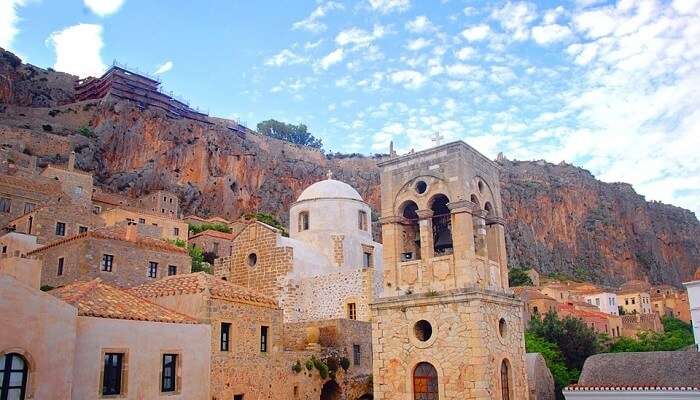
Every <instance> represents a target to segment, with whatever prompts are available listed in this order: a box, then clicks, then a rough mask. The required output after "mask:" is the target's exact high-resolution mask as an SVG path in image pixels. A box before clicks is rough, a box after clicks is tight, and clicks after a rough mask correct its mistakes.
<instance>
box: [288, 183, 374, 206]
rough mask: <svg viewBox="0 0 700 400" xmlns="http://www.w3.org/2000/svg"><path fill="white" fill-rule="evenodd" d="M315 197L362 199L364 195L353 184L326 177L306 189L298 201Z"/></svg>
mask: <svg viewBox="0 0 700 400" xmlns="http://www.w3.org/2000/svg"><path fill="white" fill-rule="evenodd" d="M314 199H352V200H359V201H363V200H362V196H360V194H359V193H358V192H357V190H355V189H354V188H353V187H352V186H350V185H348V184H347V183H345V182H341V181H337V180H335V179H326V180H322V181H319V182H316V183H314V184H313V185H311V186H309V187H307V188H306V189H304V191H303V192H301V195H299V198H298V199H297V201H304V200H314Z"/></svg>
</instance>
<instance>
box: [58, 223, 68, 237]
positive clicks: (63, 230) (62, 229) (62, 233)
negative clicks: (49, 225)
mask: <svg viewBox="0 0 700 400" xmlns="http://www.w3.org/2000/svg"><path fill="white" fill-rule="evenodd" d="M56 235H57V236H66V224H64V223H63V222H56Z"/></svg>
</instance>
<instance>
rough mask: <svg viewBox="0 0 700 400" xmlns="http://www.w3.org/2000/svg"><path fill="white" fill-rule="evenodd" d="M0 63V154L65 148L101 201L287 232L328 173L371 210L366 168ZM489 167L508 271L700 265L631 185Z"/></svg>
mask: <svg viewBox="0 0 700 400" xmlns="http://www.w3.org/2000/svg"><path fill="white" fill-rule="evenodd" d="M7 54H9V53H2V52H0V92H1V93H4V94H2V96H3V97H1V98H0V99H2V103H4V104H2V105H0V144H5V145H11V146H14V147H20V148H22V149H23V151H24V152H26V153H30V154H35V155H37V156H39V159H40V165H41V164H42V163H43V164H45V163H47V162H54V163H56V162H61V161H65V159H66V158H65V157H66V154H67V151H65V150H68V149H71V148H72V149H74V150H75V151H76V153H77V166H78V167H79V168H81V169H83V170H86V171H92V172H93V173H95V177H96V183H97V184H98V185H100V186H102V187H103V188H104V189H105V190H107V191H113V192H120V193H125V194H128V195H132V196H137V195H140V194H142V193H144V192H148V191H150V190H154V189H167V190H170V191H173V192H175V193H178V194H179V196H180V199H181V204H182V208H183V211H184V212H185V213H198V214H201V215H219V216H223V217H226V218H229V219H235V218H237V217H238V216H240V215H241V214H243V213H246V212H249V211H256V210H257V211H265V212H270V213H272V214H275V215H277V216H278V217H279V218H280V219H281V220H282V221H285V222H286V221H287V211H288V209H289V206H290V204H291V203H292V202H293V201H294V200H295V199H296V197H297V196H298V195H299V194H300V193H301V191H302V190H303V189H304V188H306V187H307V186H309V185H310V184H312V183H314V182H316V181H318V180H320V179H324V178H325V174H326V172H327V171H328V170H331V171H332V172H333V176H334V177H335V178H336V179H339V180H342V181H345V182H347V183H349V184H351V185H352V186H354V187H355V188H356V189H357V190H358V191H359V192H360V194H361V195H362V196H363V197H364V198H365V200H366V201H368V202H369V203H370V204H372V206H373V207H374V208H375V210H376V209H377V207H378V204H379V188H378V185H379V174H378V170H377V167H376V161H377V160H376V159H373V158H363V157H349V158H332V159H328V158H326V156H324V155H323V154H321V153H320V152H318V151H315V150H312V149H309V148H304V147H301V146H296V145H292V144H289V143H285V142H282V141H278V140H274V139H270V138H266V137H262V136H259V135H255V134H243V133H236V132H233V131H232V130H229V129H228V128H227V127H226V122H225V121H223V120H215V119H212V121H213V123H212V124H205V123H201V122H195V121H190V120H187V119H172V118H169V117H167V116H166V115H165V114H164V113H163V112H162V111H160V110H157V109H151V108H148V109H145V110H142V109H139V108H137V107H136V106H135V105H134V104H131V103H129V102H124V101H121V102H120V101H114V100H109V99H108V100H102V101H88V102H82V103H70V101H71V99H72V82H73V81H72V79H73V78H74V77H70V76H69V75H66V74H56V73H53V72H51V71H46V72H45V73H46V74H47V75H49V76H50V78H51V79H49V78H47V80H46V81H42V80H38V81H37V80H36V79H33V78H32V79H29V80H27V75H26V74H22V73H19V72H17V71H24V70H26V69H27V68H30V69H32V68H36V67H32V66H25V65H22V64H20V65H15V66H14V67H12V66H8V65H9V62H8V59H9V60H11V58H8V56H7ZM15 64H16V63H15ZM8 71H9V72H8ZM13 71H14V72H13ZM54 74H56V76H53V75H54ZM37 76H38V75H37ZM68 77H70V79H68ZM3 81H8V82H9V84H5V85H4V86H2V84H1V82H3ZM47 82H51V85H50V87H48V86H46V85H48V83H47ZM3 88H4V89H3ZM18 88H21V90H18ZM64 103H70V104H66V105H61V104H64ZM499 162H500V163H501V165H502V167H503V170H502V188H501V192H502V197H503V202H504V210H505V216H506V218H507V227H506V229H507V238H506V239H507V246H508V255H509V263H510V265H511V266H534V267H536V268H538V269H539V270H540V271H541V272H543V273H549V272H564V273H567V274H569V275H574V276H578V277H581V278H585V279H590V280H593V281H597V282H601V283H608V284H615V283H619V282H621V281H623V280H625V279H632V278H636V279H643V278H645V277H648V278H649V279H650V280H651V281H652V282H664V283H671V284H679V283H680V282H682V281H683V280H687V279H689V278H690V277H692V273H693V272H694V270H695V268H696V267H697V266H699V265H700V223H699V222H698V220H697V218H696V217H695V215H694V214H692V213H691V212H689V211H687V210H684V209H680V208H677V207H674V206H670V205H665V204H660V203H648V202H646V201H645V200H644V198H643V197H642V196H640V195H638V194H636V193H635V192H634V191H633V190H632V188H631V187H630V186H629V185H626V184H607V183H602V182H600V181H597V180H596V179H595V178H594V177H593V176H592V175H591V174H590V173H588V172H587V171H585V170H582V169H580V168H576V167H573V166H570V165H553V164H547V163H543V162H517V161H507V160H501V161H499ZM375 229H378V227H376V228H375Z"/></svg>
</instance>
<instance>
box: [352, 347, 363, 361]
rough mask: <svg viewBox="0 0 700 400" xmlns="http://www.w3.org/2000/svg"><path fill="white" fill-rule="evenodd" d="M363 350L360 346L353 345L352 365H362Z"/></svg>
mask: <svg viewBox="0 0 700 400" xmlns="http://www.w3.org/2000/svg"><path fill="white" fill-rule="evenodd" d="M361 350H362V348H361V347H360V345H359V344H353V345H352V363H353V365H360V361H361V360H362V353H361Z"/></svg>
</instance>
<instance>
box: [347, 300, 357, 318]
mask: <svg viewBox="0 0 700 400" xmlns="http://www.w3.org/2000/svg"><path fill="white" fill-rule="evenodd" d="M348 319H357V307H356V306H355V303H348Z"/></svg>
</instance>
